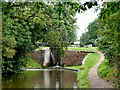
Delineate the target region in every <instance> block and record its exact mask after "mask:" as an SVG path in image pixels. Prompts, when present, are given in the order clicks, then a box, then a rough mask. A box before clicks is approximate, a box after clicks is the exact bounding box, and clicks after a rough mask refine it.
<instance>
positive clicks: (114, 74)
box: [97, 59, 120, 88]
mask: <svg viewBox="0 0 120 90" xmlns="http://www.w3.org/2000/svg"><path fill="white" fill-rule="evenodd" d="M118 72H119V71H117V69H116V67H115V66H109V63H108V60H107V59H105V60H104V61H103V62H102V63H101V64H100V66H99V67H98V68H97V73H98V75H99V77H101V78H103V79H104V80H106V81H107V82H110V83H111V84H112V85H113V86H114V87H115V88H120V83H119V81H118V77H119V76H118V75H119V74H118Z"/></svg>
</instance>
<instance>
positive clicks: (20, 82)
mask: <svg viewBox="0 0 120 90" xmlns="http://www.w3.org/2000/svg"><path fill="white" fill-rule="evenodd" d="M2 86H3V88H76V87H77V72H73V71H65V70H56V69H54V70H50V71H49V70H44V71H25V72H24V73H21V74H14V75H9V76H3V77H2Z"/></svg>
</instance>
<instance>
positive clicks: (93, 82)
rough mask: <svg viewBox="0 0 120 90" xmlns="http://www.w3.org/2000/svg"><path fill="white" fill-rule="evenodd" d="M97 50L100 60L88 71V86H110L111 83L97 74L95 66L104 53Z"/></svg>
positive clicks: (101, 59) (96, 66) (102, 58)
mask: <svg viewBox="0 0 120 90" xmlns="http://www.w3.org/2000/svg"><path fill="white" fill-rule="evenodd" d="M96 51H97V50H96ZM97 52H98V53H99V54H100V56H101V58H100V61H99V62H98V63H97V64H95V65H94V66H93V67H92V68H91V69H90V71H89V73H88V80H89V83H90V88H112V85H110V84H109V83H108V82H106V81H105V80H103V79H101V78H100V77H99V76H98V74H97V68H98V66H99V65H100V64H101V62H102V61H103V60H104V55H103V54H102V53H101V52H100V51H97Z"/></svg>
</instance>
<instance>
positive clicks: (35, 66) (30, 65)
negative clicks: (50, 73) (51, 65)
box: [23, 58, 41, 68]
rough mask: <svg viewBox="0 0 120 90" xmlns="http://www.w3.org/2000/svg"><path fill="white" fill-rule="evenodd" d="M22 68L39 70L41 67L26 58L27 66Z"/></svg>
mask: <svg viewBox="0 0 120 90" xmlns="http://www.w3.org/2000/svg"><path fill="white" fill-rule="evenodd" d="M23 68H41V65H40V64H38V63H37V62H36V61H34V60H32V59H30V58H28V61H27V64H26V66H25V67H23Z"/></svg>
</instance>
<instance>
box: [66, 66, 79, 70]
mask: <svg viewBox="0 0 120 90" xmlns="http://www.w3.org/2000/svg"><path fill="white" fill-rule="evenodd" d="M65 68H70V69H80V66H68V67H65Z"/></svg>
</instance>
